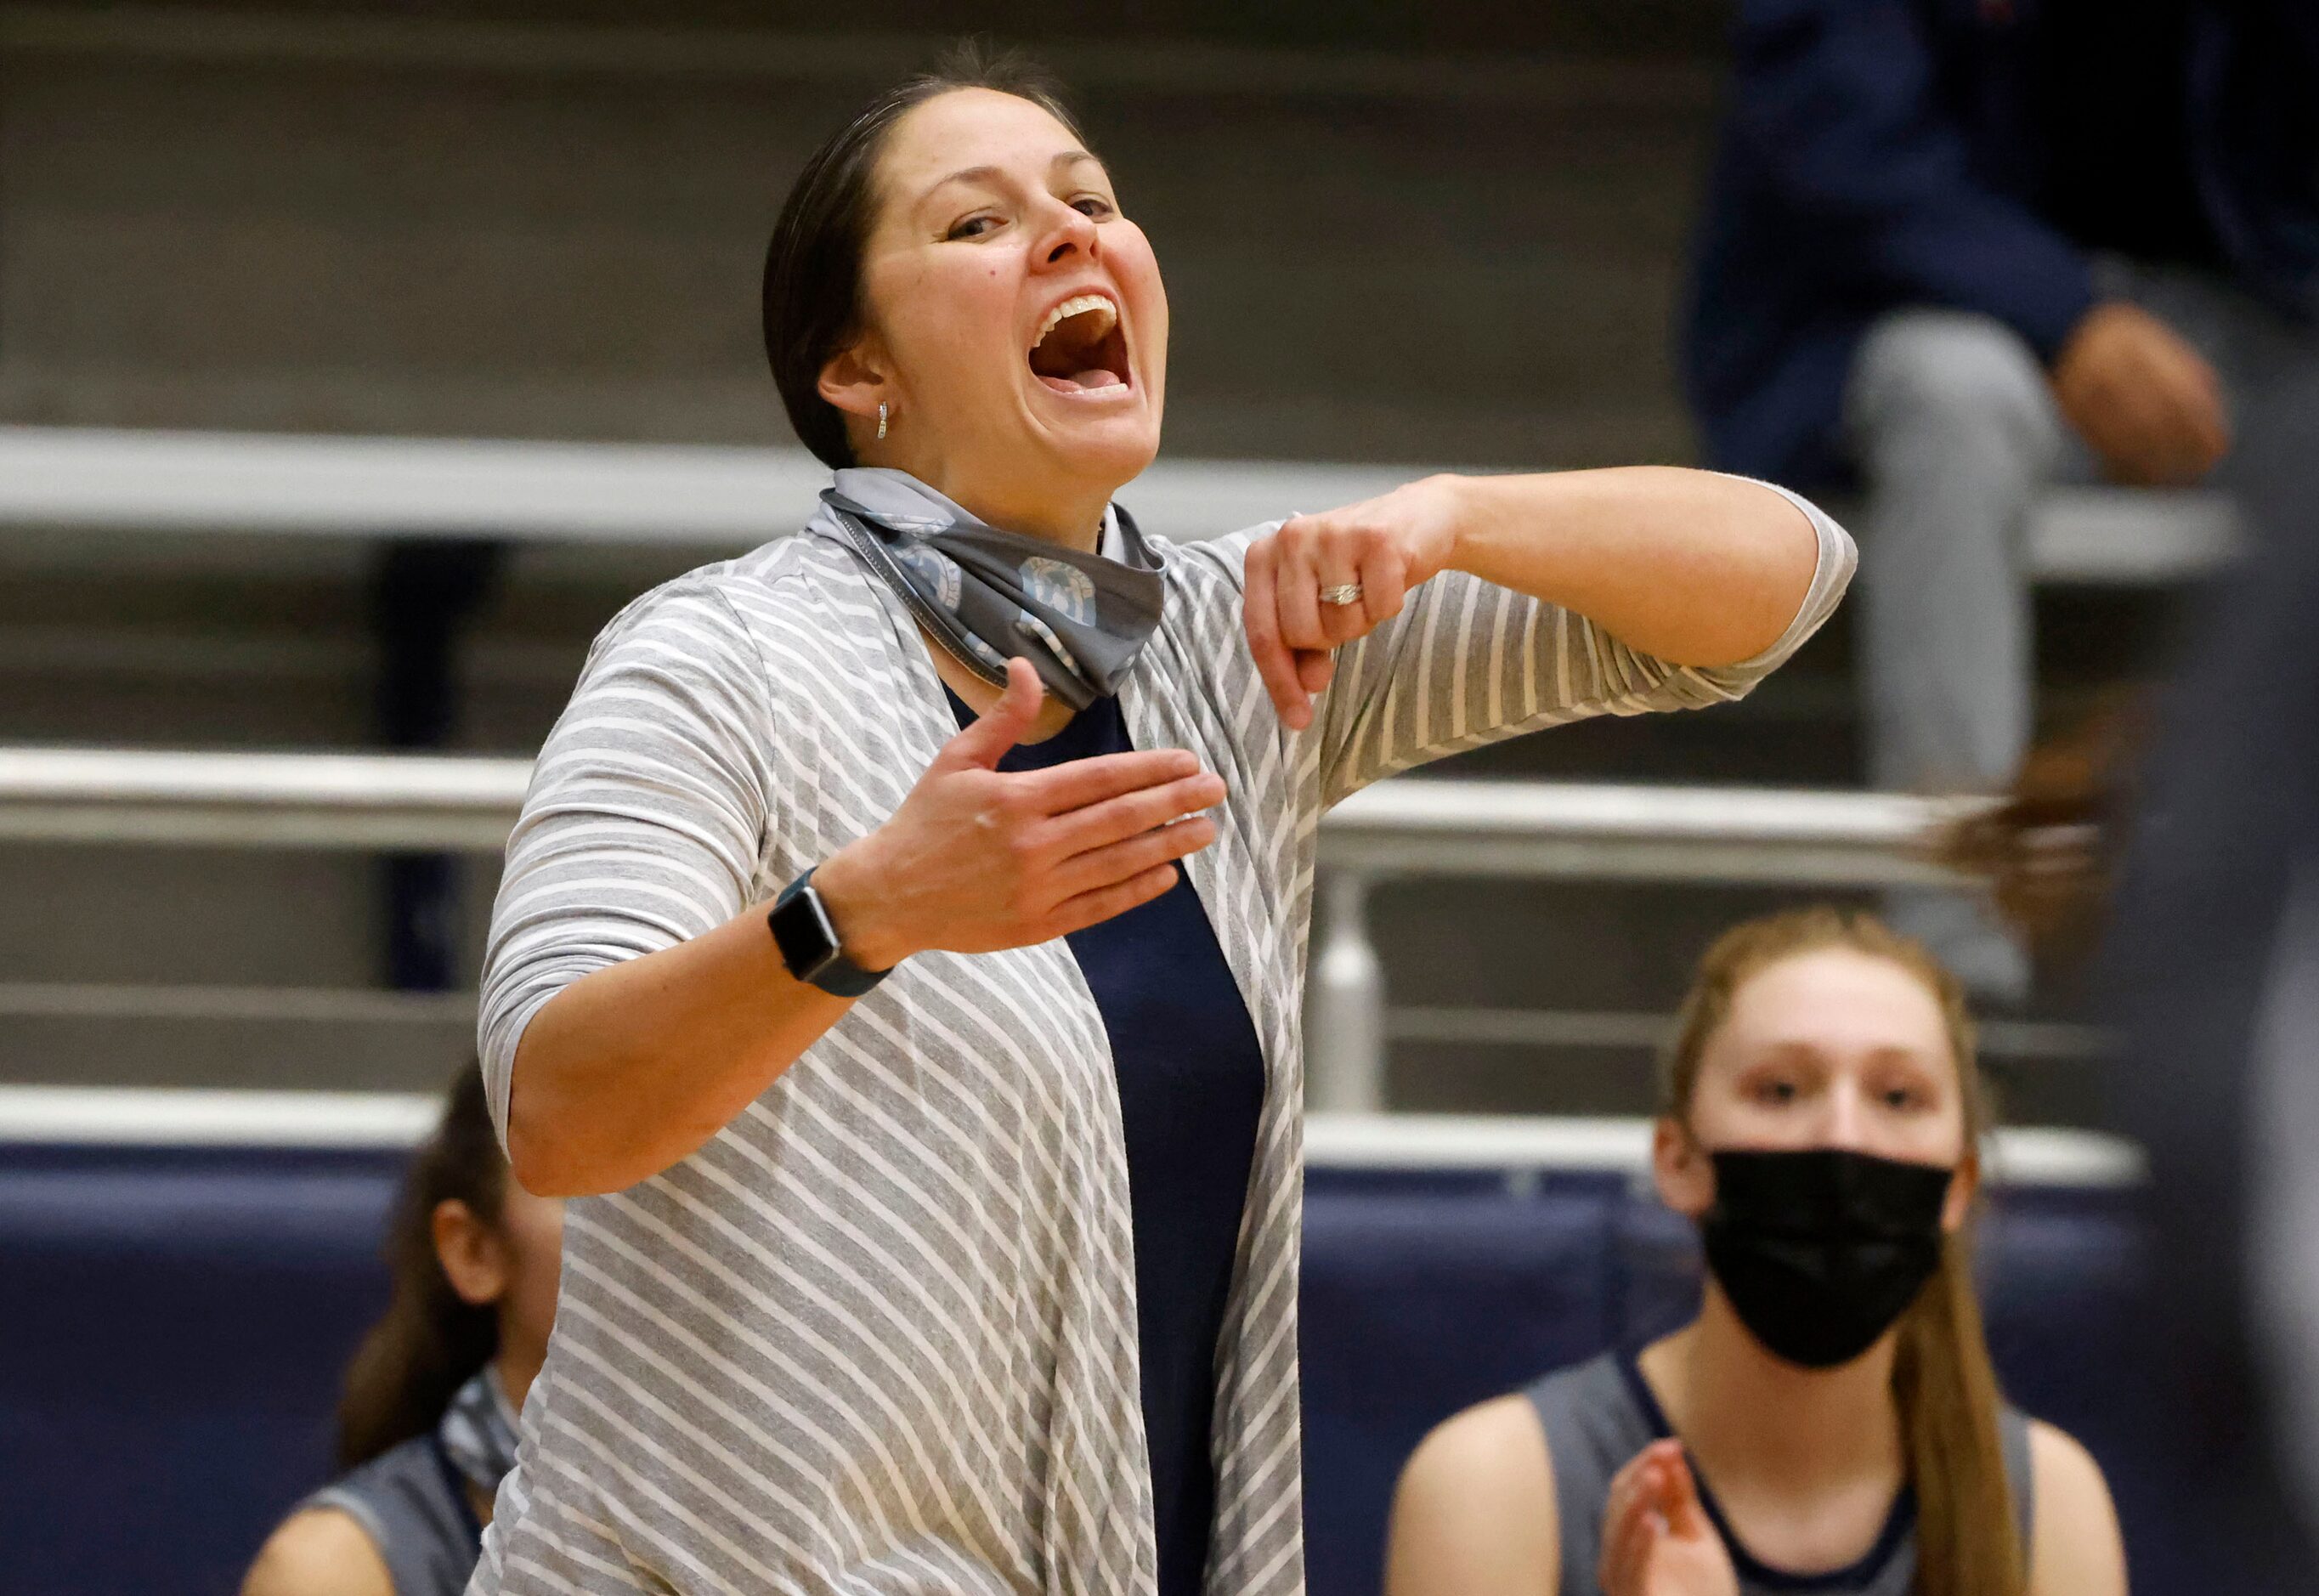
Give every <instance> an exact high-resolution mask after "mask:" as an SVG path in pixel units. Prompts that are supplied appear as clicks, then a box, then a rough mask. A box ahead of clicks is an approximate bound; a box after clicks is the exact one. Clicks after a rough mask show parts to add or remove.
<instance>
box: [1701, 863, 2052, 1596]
mask: <svg viewBox="0 0 2319 1596" xmlns="http://www.w3.org/2000/svg"><path fill="white" fill-rule="evenodd" d="M1822 948H1848V949H1851V950H1852V951H1855V952H1859V953H1865V954H1867V955H1869V956H1871V957H1872V958H1877V959H1884V960H1890V961H1891V962H1892V963H1894V964H1897V965H1899V966H1900V967H1901V968H1902V969H1906V970H1908V972H1909V973H1910V974H1911V975H1914V976H1915V977H1917V978H1918V979H1919V980H1921V981H1923V982H1924V983H1925V985H1926V987H1927V988H1928V989H1930V990H1931V991H1932V993H1933V994H1934V995H1935V996H1936V997H1937V998H1938V999H1939V1000H1940V1005H1941V1013H1942V1015H1943V1016H1944V1018H1945V1020H1946V1022H1947V1029H1948V1035H1949V1045H1950V1050H1951V1052H1952V1054H1953V1055H1954V1059H1955V1061H1956V1070H1957V1081H1958V1085H1959V1087H1960V1089H1961V1091H1962V1093H1963V1102H1964V1114H1965V1132H1966V1135H1967V1137H1968V1139H1969V1144H1978V1142H1979V1141H1980V1139H1981V1136H1982V1135H1984V1134H1985V1133H1986V1132H1987V1131H1988V1129H1989V1127H1990V1121H1991V1119H1992V1117H1993V1116H1992V1114H1991V1113H1990V1101H1989V1098H1990V1093H1989V1088H1988V1086H1987V1084H1986V1083H1985V1082H1984V1081H1983V1080H1982V1078H1981V1068H1980V1065H1979V1063H1978V1062H1977V1060H1976V1059H1975V1057H1974V1052H1973V1032H1972V1015H1971V1014H1970V1013H1969V1012H1968V1011H1967V1009H1966V1006H1965V998H1964V990H1963V987H1961V986H1960V985H1959V984H1958V982H1957V979H1956V978H1955V977H1954V976H1953V975H1951V974H1950V973H1949V972H1948V970H1947V969H1945V968H1944V967H1943V966H1942V965H1941V963H1940V962H1939V960H1936V959H1935V958H1934V957H1933V956H1932V955H1931V954H1930V953H1929V952H1927V951H1926V950H1925V949H1924V947H1923V946H1922V945H1921V944H1920V943H1917V942H1913V941H1911V940H1910V939H1908V938H1907V937H1904V936H1902V935H1900V934H1899V933H1898V932H1896V931H1893V930H1892V929H1891V928H1890V926H1887V925H1886V924H1884V923H1883V922H1882V921H1881V920H1878V919H1876V918H1875V917H1874V916H1873V915H1866V914H1862V913H1857V912H1852V911H1845V910H1841V909H1836V908H1829V907H1816V908H1809V909H1799V910H1793V911H1791V912H1789V913H1786V914H1780V915H1767V916H1765V917H1764V918H1762V919H1758V920H1750V921H1747V922H1746V923H1745V924H1740V925H1737V926H1734V927H1733V928H1732V929H1731V930H1729V931H1728V932H1726V933H1723V935H1722V936H1720V937H1719V938H1717V939H1716V941H1715V942H1714V944H1713V945H1712V946H1710V948H1709V949H1708V950H1707V952H1706V953H1705V955H1704V956H1702V957H1701V960H1700V961H1699V969H1698V972H1697V974H1696V975H1695V976H1694V977H1693V978H1692V988H1691V992H1690V995H1689V996H1686V997H1685V998H1684V999H1683V1008H1682V1011H1681V1014H1679V1016H1678V1019H1677V1023H1676V1032H1675V1040H1674V1046H1673V1047H1672V1048H1671V1049H1670V1050H1669V1051H1668V1054H1667V1059H1666V1068H1665V1072H1664V1075H1663V1077H1662V1079H1661V1085H1660V1112H1661V1113H1662V1114H1666V1115H1667V1116H1669V1117H1670V1118H1673V1119H1674V1120H1676V1121H1678V1122H1683V1121H1687V1120H1688V1118H1689V1116H1690V1112H1691V1102H1692V1094H1693V1092H1694V1091H1695V1090H1696V1089H1697V1087H1698V1085H1699V1065H1700V1058H1701V1054H1702V1053H1703V1052H1704V1051H1705V1050H1706V1047H1707V1043H1708V1041H1709V1040H1710V1038H1712V1037H1713V1036H1714V1034H1715V1032H1717V1031H1718V1030H1719V1029H1720V1028H1721V1027H1722V1024H1723V1021H1724V1019H1725V1017H1726V1016H1727V1015H1728V1014H1729V1013H1730V1011H1731V1004H1732V1000H1733V998H1734V997H1735V996H1737V993H1738V990H1739V988H1740V987H1742V986H1744V985H1746V982H1747V979H1748V978H1749V977H1751V976H1753V975H1755V973H1756V972H1757V971H1759V970H1762V969H1765V968H1767V967H1768V966H1770V965H1773V964H1776V963H1778V962H1780V961H1781V960H1784V959H1788V958H1791V957H1793V956H1794V955H1796V954H1799V953H1809V952H1814V951H1818V950H1819V949H1822ZM1892 1399H1893V1404H1894V1406H1895V1407H1896V1408H1897V1409H1898V1410H1899V1416H1900V1433H1901V1438H1902V1444H1903V1445H1904V1447H1906V1448H1907V1452H1908V1481H1909V1483H1910V1485H1911V1486H1912V1487H1913V1488H1914V1489H1915V1492H1916V1495H1917V1583H1916V1591H1917V1596H2021V1592H2022V1591H2023V1590H2024V1589H2025V1587H2026V1580H2027V1575H2026V1557H2025V1555H2024V1553H2023V1549H2022V1545H2021V1533H2020V1528H2019V1526H2018V1525H2017V1523H2016V1522H2015V1519H2014V1511H2013V1495H2012V1492H2011V1490H2010V1489H2009V1487H2008V1483H2007V1479H2006V1474H2005V1447H2004V1441H2003V1438H2002V1437H2001V1436H2000V1435H1999V1429H1998V1411H1999V1403H2000V1402H2001V1401H2002V1400H2003V1399H2002V1396H2001V1394H2000V1393H1999V1389H1998V1384H1997V1371H1996V1369H1995V1367H1994V1366H1991V1364H1990V1360H1989V1340H1988V1338H1987V1336H1986V1335H1985V1334H1984V1332H1983V1331H1982V1329H1981V1303H1980V1300H1979V1298H1978V1297H1976V1296H1975V1295H1974V1294H1973V1283H1972V1242H1971V1240H1970V1234H1969V1229H1968V1230H1963V1231H1958V1232H1957V1233H1956V1234H1954V1235H1953V1236H1950V1237H1948V1238H1947V1239H1946V1240H1945V1241H1944V1243H1943V1244H1942V1249H1941V1264H1940V1267H1939V1269H1938V1270H1937V1271H1936V1273H1935V1274H1934V1276H1933V1277H1932V1278H1931V1279H1930V1280H1928V1281H1926V1283H1925V1288H1924V1290H1923V1291H1922V1292H1920V1293H1918V1294H1917V1300H1916V1301H1915V1302H1914V1303H1910V1304H1909V1306H1908V1312H1905V1313H1903V1314H1902V1315H1901V1316H1900V1324H1899V1351H1898V1355H1897V1356H1896V1357H1895V1358H1894V1361H1893V1366H1892Z"/></svg>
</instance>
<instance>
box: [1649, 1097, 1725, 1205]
mask: <svg viewBox="0 0 2319 1596" xmlns="http://www.w3.org/2000/svg"><path fill="white" fill-rule="evenodd" d="M1651 1178H1652V1179H1653V1180H1654V1181H1655V1182H1656V1184H1657V1186H1658V1188H1659V1201H1660V1202H1662V1203H1664V1204H1666V1205H1667V1206H1668V1207H1669V1208H1671V1209H1673V1210H1674V1212H1675V1213H1680V1214H1682V1215H1683V1217H1684V1218H1685V1219H1698V1218H1700V1217H1701V1216H1702V1215H1703V1214H1705V1213H1706V1212H1707V1211H1708V1210H1709V1209H1710V1208H1712V1207H1714V1206H1715V1165H1714V1162H1713V1161H1712V1160H1711V1159H1709V1157H1708V1156H1707V1150H1706V1149H1705V1148H1703V1147H1701V1146H1700V1145H1699V1139H1698V1138H1697V1137H1695V1136H1693V1135H1692V1133H1691V1132H1690V1130H1689V1128H1688V1127H1686V1126H1684V1125H1683V1123H1680V1122H1679V1121H1676V1120H1673V1119H1670V1118H1667V1117H1666V1116H1665V1115H1661V1116H1660V1118H1659V1120H1658V1123H1656V1125H1654V1126H1653V1127H1652V1128H1651Z"/></svg>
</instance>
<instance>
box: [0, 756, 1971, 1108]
mask: <svg viewBox="0 0 2319 1596" xmlns="http://www.w3.org/2000/svg"><path fill="white" fill-rule="evenodd" d="M529 774H530V765H529V762H528V761H525V760H520V759H488V758H463V757H451V756H430V755H417V754H347V753H172V752H158V751H148V750H136V749H89V748H0V841H13V842H49V843H58V842H64V843H130V844H179V845H183V844H197V845H210V846H228V847H299V848H354V849H383V848H396V849H416V848H426V849H447V850H448V849H465V850H475V851H489V852H496V851H498V850H499V849H501V847H502V846H504V844H505V843H506V840H507V834H508V831H509V828H510V826H511V825H513V823H514V820H515V816H516V813H517V811H518V809H519V807H520V806H521V803H522V800H523V793H524V788H525V784H526V782H527V781H528V779H529ZM1963 807H1970V806H1969V804H1968V805H1963V806H1961V805H1960V804H1959V803H1957V802H1954V801H1939V800H1932V799H1924V798H1902V797H1898V796H1893V795H1889V794H1878V793H1846V792H1794V791H1778V790H1768V789H1715V788H1656V787H1620V786H1593V785H1574V784H1567V783H1559V782H1511V781H1459V780H1411V779H1406V778H1404V779H1402V780H1392V781H1385V782H1380V783H1378V784H1377V785H1376V786H1374V787H1371V788H1368V789H1366V790H1365V791H1362V792H1359V793H1357V794H1355V795H1354V796H1353V797H1352V798H1349V799H1348V800H1347V801H1345V802H1344V803H1342V804H1340V805H1339V806H1338V807H1336V808H1335V809H1333V810H1331V812H1330V813H1329V815H1328V816H1326V817H1325V818H1324V819H1323V820H1322V826H1321V834H1320V843H1319V850H1320V864H1321V869H1322V887H1323V892H1322V906H1323V910H1324V912H1323V914H1322V929H1321V932H1320V934H1319V937H1318V939H1317V942H1316V944H1315V948H1316V951H1315V953H1314V958H1313V976H1312V984H1311V993H1312V997H1311V1005H1312V1010H1311V1038H1310V1045H1309V1047H1308V1054H1309V1056H1310V1058H1311V1059H1312V1060H1313V1081H1312V1101H1313V1105H1314V1106H1315V1107H1317V1108H1322V1109H1342V1110H1347V1111H1355V1112H1358V1111H1366V1110H1372V1109H1375V1108H1376V1107H1377V1106H1378V1105H1379V1103H1380V1101H1381V1099H1382V1096H1383V1082H1384V1076H1385V1047H1386V1041H1387V1037H1388V1027H1389V1021H1390V1019H1391V1015H1390V1014H1389V1012H1388V1010H1387V1008H1386V1005H1385V973H1384V969H1383V966H1382V963H1381V961H1380V960H1379V959H1378V956H1377V952H1376V947H1375V945H1374V944H1373V943H1372V942H1371V941H1370V938H1369V933H1368V915H1367V899H1368V894H1369V892H1370V890H1371V888H1373V887H1374V886H1375V885H1376V883H1377V882H1379V881H1380V880H1385V879H1392V878H1395V877H1411V876H1486V877H1492V878H1496V879H1552V878H1566V879H1568V878H1584V879H1613V880H1647V881H1648V880H1656V881H1692V882H1721V883H1752V884H1759V885H1761V884H1795V885H1811V886H1815V887H1823V888H1829V887H1876V886H1889V885H1895V884H1901V883H1908V882H1927V881H1944V880H1953V879H1955V878H1954V876H1953V875H1952V874H1951V873H1950V872H1949V870H1947V869H1946V867H1945V866H1943V865H1941V864H1940V863H1938V862H1937V861H1936V860H1935V859H1934V858H1933V856H1932V854H1931V852H1929V851H1928V849H1927V846H1926V842H1927V839H1928V838H1929V837H1930V836H1932V835H1933V834H1934V833H1935V832H1936V829H1937V828H1938V827H1939V826H1940V825H1942V824H1943V823H1944V822H1945V821H1947V820H1949V819H1951V818H1953V817H1954V816H1955V815H1957V814H1959V813H1961V812H1962V810H1963ZM1426 1012H1427V1013H1429V1014H1430V1013H1432V1012H1433V1011H1426ZM1450 1012H1454V1011H1450Z"/></svg>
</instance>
